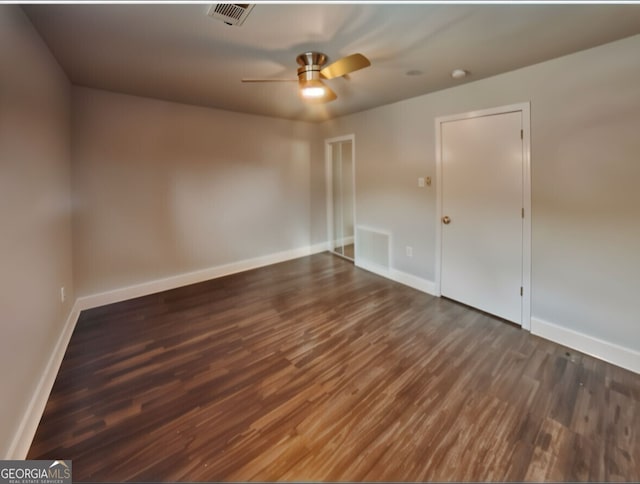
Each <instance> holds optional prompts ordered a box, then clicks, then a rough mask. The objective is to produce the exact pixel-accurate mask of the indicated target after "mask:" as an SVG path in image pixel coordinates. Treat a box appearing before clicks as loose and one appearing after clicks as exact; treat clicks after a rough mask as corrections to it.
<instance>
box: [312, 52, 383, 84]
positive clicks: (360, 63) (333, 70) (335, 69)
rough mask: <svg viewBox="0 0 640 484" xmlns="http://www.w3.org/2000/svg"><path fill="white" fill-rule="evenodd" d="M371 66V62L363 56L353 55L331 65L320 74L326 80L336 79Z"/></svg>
mask: <svg viewBox="0 0 640 484" xmlns="http://www.w3.org/2000/svg"><path fill="white" fill-rule="evenodd" d="M370 65H371V61H369V59H367V58H366V57H365V56H363V55H362V54H351V55H348V56H346V57H343V58H342V59H338V60H337V61H335V62H334V63H333V64H329V65H328V66H327V67H325V68H324V69H322V70H321V71H320V74H322V76H324V77H325V79H333V78H334V77H341V76H344V75H345V74H349V73H350V72H354V71H357V70H359V69H364V68H365V67H369V66H370Z"/></svg>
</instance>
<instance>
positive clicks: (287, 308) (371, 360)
mask: <svg viewBox="0 0 640 484" xmlns="http://www.w3.org/2000/svg"><path fill="white" fill-rule="evenodd" d="M639 402H640V375H637V374H633V373H631V372H628V371H625V370H622V369H620V368H617V367H615V366H612V365H609V364H607V363H604V362H602V361H599V360H597V359H594V358H591V357H589V356H586V355H583V354H580V353H577V352H574V351H573V350H568V349H566V348H564V347H561V346H558V345H556V344H554V343H551V342H548V341H545V340H543V339H540V338H537V337H535V336H532V335H531V334H529V333H527V332H526V331H522V330H520V329H518V328H516V327H513V326H510V325H508V324H505V323H503V322H501V321H499V320H497V319H494V318H492V317H490V316H488V315H486V314H484V313H481V312H477V311H475V310H472V309H469V308H467V307H464V306H462V305H459V304H457V303H455V302H452V301H448V300H446V299H438V298H434V297H430V296H428V295H425V294H423V293H420V292H418V291H415V290H413V289H410V288H408V287H405V286H402V285H400V284H396V283H393V282H390V281H388V280H385V279H383V278H380V277H378V276H375V275H373V274H370V273H367V272H365V271H363V270H360V269H357V268H355V267H354V266H353V265H352V264H351V263H349V262H347V261H345V260H343V259H341V258H339V257H335V256H331V255H329V254H318V255H314V256H311V257H305V258H301V259H297V260H294V261H289V262H285V263H282V264H277V265H274V266H270V267H265V268H262V269H258V270H254V271H249V272H245V273H241V274H237V275H233V276H229V277H225V278H221V279H217V280H213V281H209V282H206V283H202V284H197V285H193V286H189V287H184V288H180V289H176V290H172V291H168V292H164V293H160V294H155V295H152V296H147V297H143V298H138V299H135V300H131V301H128V302H124V303H119V304H113V305H110V306H105V307H102V308H97V309H93V310H90V311H86V312H83V313H82V315H81V318H80V321H79V322H78V325H77V328H76V330H75V332H74V334H73V337H72V339H71V343H70V346H69V348H68V351H67V354H66V356H65V358H64V361H63V363H62V367H61V370H60V373H59V375H58V378H57V380H56V383H55V386H54V389H53V392H52V394H51V398H50V400H49V403H48V404H47V407H46V411H45V414H44V417H43V419H42V422H41V424H40V427H39V428H38V431H37V435H36V438H35V440H34V442H33V445H32V447H31V451H30V453H29V458H30V459H53V458H55V459H72V460H73V471H74V476H73V477H74V479H75V480H79V481H124V480H132V481H246V480H260V481H272V480H279V481H292V480H296V481H360V480H373V481H378V480H385V481H390V480H394V481H434V480H438V481H450V480H462V481H469V480H471V481H477V480H480V481H486V480H491V481H503V480H509V481H522V480H534V481H543V480H547V481H548V480H553V481H589V480H598V481H638V480H640V406H639Z"/></svg>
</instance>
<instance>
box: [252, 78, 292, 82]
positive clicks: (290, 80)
mask: <svg viewBox="0 0 640 484" xmlns="http://www.w3.org/2000/svg"><path fill="white" fill-rule="evenodd" d="M241 82H298V79H242V81H241Z"/></svg>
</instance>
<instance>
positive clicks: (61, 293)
mask: <svg viewBox="0 0 640 484" xmlns="http://www.w3.org/2000/svg"><path fill="white" fill-rule="evenodd" d="M65 298H66V295H65V293H64V286H62V287H61V288H60V302H64V300H65Z"/></svg>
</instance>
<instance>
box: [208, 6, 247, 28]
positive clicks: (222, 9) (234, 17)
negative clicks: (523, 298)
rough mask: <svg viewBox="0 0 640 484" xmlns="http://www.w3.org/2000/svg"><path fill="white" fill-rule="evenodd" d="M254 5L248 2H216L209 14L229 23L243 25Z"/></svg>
mask: <svg viewBox="0 0 640 484" xmlns="http://www.w3.org/2000/svg"><path fill="white" fill-rule="evenodd" d="M253 7H254V6H253V5H249V4H248V3H214V4H213V5H211V8H209V13H208V14H207V15H209V17H213V18H217V19H218V20H222V21H223V22H224V23H225V24H227V25H242V24H243V23H244V21H245V19H246V18H247V16H248V15H249V12H251V10H252V9H253Z"/></svg>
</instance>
